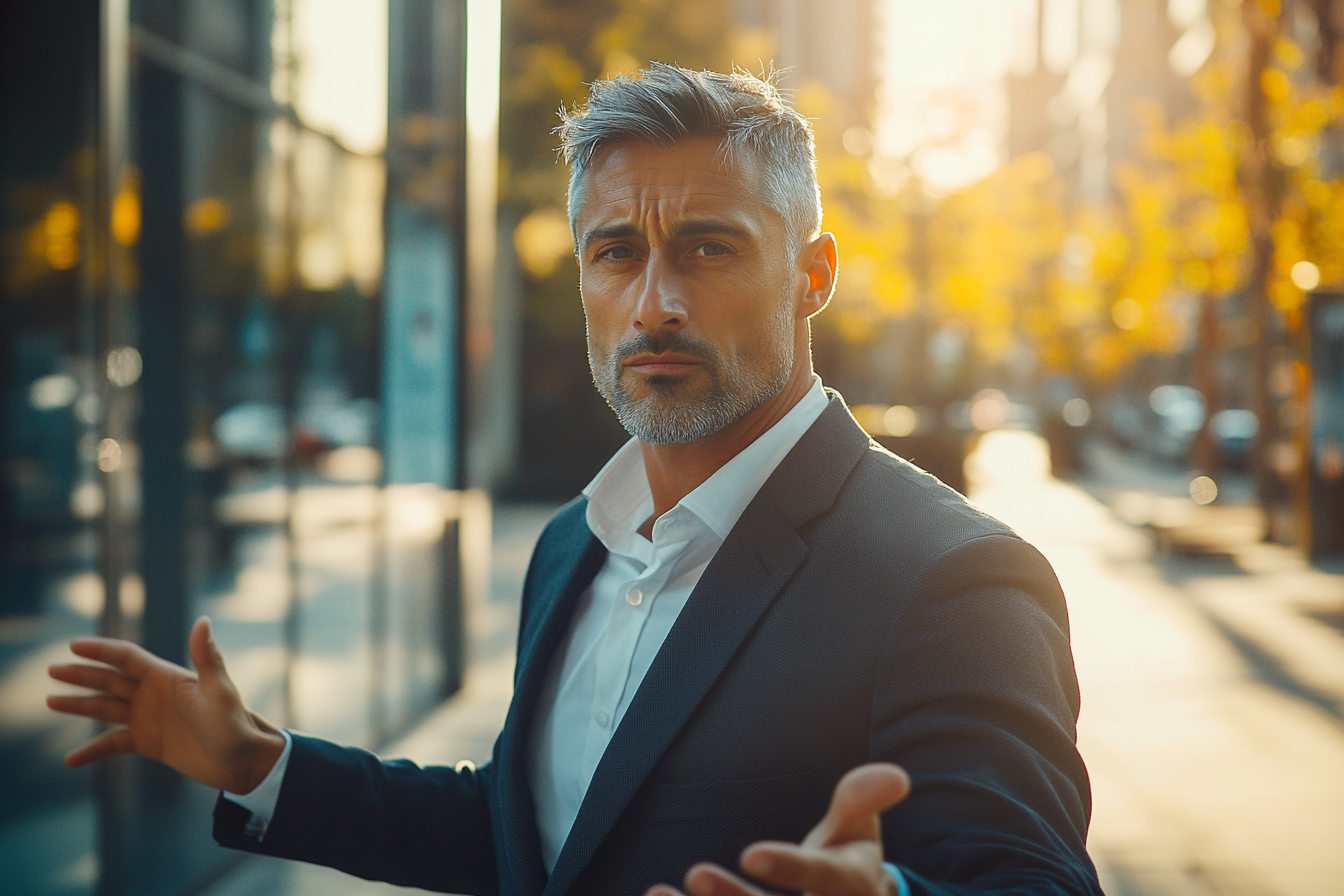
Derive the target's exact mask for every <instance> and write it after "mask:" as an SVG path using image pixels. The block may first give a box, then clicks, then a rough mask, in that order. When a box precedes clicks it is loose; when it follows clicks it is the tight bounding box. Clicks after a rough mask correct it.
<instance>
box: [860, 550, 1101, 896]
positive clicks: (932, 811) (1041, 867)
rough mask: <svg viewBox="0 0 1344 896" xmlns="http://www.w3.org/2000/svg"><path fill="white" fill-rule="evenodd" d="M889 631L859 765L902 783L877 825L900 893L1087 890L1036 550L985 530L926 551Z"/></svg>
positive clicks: (1063, 621)
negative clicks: (904, 776) (900, 774)
mask: <svg viewBox="0 0 1344 896" xmlns="http://www.w3.org/2000/svg"><path fill="white" fill-rule="evenodd" d="M900 606H901V609H900V611H899V612H898V613H897V614H896V617H895V618H894V620H893V622H892V625H891V629H890V631H889V632H888V634H887V637H886V642H885V646H884V650H883V661H882V663H881V669H880V670H879V672H878V676H877V681H876V685H877V686H876V688H875V691H874V708H873V720H872V722H873V730H872V732H871V745H872V758H873V759H882V760H888V761H892V762H896V763H898V764H900V765H902V766H903V767H905V769H906V770H907V771H908V772H909V773H910V777H911V781H912V784H913V788H912V790H911V794H910V796H909V798H907V799H906V801H905V802H903V803H902V804H900V805H899V806H897V807H895V808H894V809H893V810H891V811H890V812H888V813H887V814H886V815H884V817H883V839H884V850H885V853H886V856H887V858H888V859H889V860H890V861H892V862H894V863H896V864H897V865H898V866H899V867H900V868H901V869H902V871H903V872H904V874H905V877H906V880H907V882H908V883H909V885H910V889H911V892H912V894H914V896H960V894H972V893H977V894H978V893H996V894H1007V893H1013V894H1019V893H1020V894H1028V893H1031V894H1042V896H1044V894H1051V896H1055V894H1058V896H1064V894H1069V896H1078V894H1096V896H1100V894H1101V888H1100V885H1099V884H1098V882H1097V877H1096V871H1095V869H1094V868H1093V865H1092V862H1091V860H1090V859H1089V858H1088V855H1087V852H1086V848H1085V845H1084V844H1085V839H1086V834H1087V821H1088V816H1089V814H1090V811H1091V796H1090V789H1089V785H1088V780H1087V771H1086V769H1085V768H1084V767H1083V763H1082V759H1081V758H1080V757H1079V755H1078V751H1077V748H1076V746H1075V723H1076V721H1077V718H1078V685H1077V680H1076V677H1075V674H1074V668H1073V657H1072V653H1071V651H1070V648H1069V633H1068V617H1067V611H1066V610H1065V605H1064V595H1063V593H1062V592H1061V591H1060V588H1059V583H1058V581H1057V580H1056V579H1055V576H1054V573H1053V571H1052V570H1051V569H1050V566H1049V564H1048V563H1047V562H1046V560H1045V558H1043V557H1042V556H1041V555H1040V554H1039V553H1038V552H1037V551H1036V549H1035V548H1033V547H1031V546H1030V545H1028V544H1026V543H1025V542H1023V541H1021V540H1020V539H1018V538H1016V537H1014V536H1012V535H997V534H996V535H986V536H982V537H978V538H974V539H971V540H969V541H967V542H963V543H962V544H959V545H957V546H955V547H953V548H951V549H950V550H947V551H945V552H944V553H943V554H941V555H940V556H938V557H937V558H936V559H935V560H934V561H933V562H932V563H930V564H929V566H928V568H927V569H925V570H924V571H923V572H922V573H920V574H919V575H918V576H917V577H916V579H915V581H914V582H913V583H912V584H911V586H910V589H909V591H908V592H907V600H905V601H903V602H902V603H901V604H900Z"/></svg>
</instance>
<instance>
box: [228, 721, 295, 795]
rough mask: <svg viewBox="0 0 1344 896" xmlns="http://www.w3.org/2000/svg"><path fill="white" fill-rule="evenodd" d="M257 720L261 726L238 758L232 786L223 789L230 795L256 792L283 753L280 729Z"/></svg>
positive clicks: (283, 745)
mask: <svg viewBox="0 0 1344 896" xmlns="http://www.w3.org/2000/svg"><path fill="white" fill-rule="evenodd" d="M254 718H257V717H255V716H254ZM257 720H258V721H260V722H261V724H260V725H258V727H257V730H256V731H255V732H254V733H253V734H252V736H251V737H249V738H248V744H247V746H246V747H245V748H244V750H243V753H242V755H241V756H240V758H239V762H238V764H237V767H236V768H237V774H236V776H235V781H234V786H233V787H226V788H224V789H225V790H228V791H229V792H230V793H238V794H243V793H251V792H252V791H254V790H256V789H257V788H258V787H259V786H261V782H262V781H265V780H266V776H267V775H269V774H270V773H271V769H273V768H275V764H276V763H277V762H279V761H280V756H281V755H282V754H283V753H284V752H285V743H286V741H285V736H284V735H283V734H282V733H280V729H278V728H276V727H274V726H273V725H271V724H270V723H268V722H265V721H264V720H261V719H259V718H257ZM262 726H264V727H262Z"/></svg>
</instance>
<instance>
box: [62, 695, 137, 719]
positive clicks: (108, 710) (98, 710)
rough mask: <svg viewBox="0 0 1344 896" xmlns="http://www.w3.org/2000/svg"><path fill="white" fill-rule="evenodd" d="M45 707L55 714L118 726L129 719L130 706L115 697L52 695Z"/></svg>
mask: <svg viewBox="0 0 1344 896" xmlns="http://www.w3.org/2000/svg"><path fill="white" fill-rule="evenodd" d="M47 706H49V707H51V708H52V709H54V710H56V711H57V712H64V713H69V714H70V715H72V716H85V717H86V718H90V719H96V720H97V721H99V722H113V723H115V724H118V725H121V724H125V723H126V722H127V721H128V720H129V719H130V717H131V704H129V703H127V702H126V701H125V700H118V699H117V698H116V697H107V696H103V695H101V694H99V695H98V696H95V697H85V696H80V695H75V694H52V695H51V696H50V697H48V698H47Z"/></svg>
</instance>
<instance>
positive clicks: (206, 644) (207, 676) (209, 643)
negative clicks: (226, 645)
mask: <svg viewBox="0 0 1344 896" xmlns="http://www.w3.org/2000/svg"><path fill="white" fill-rule="evenodd" d="M187 646H188V647H189V649H190V650H191V662H192V665H194V666H195V667H196V673H197V674H198V675H199V676H200V678H201V680H202V681H203V682H204V681H209V682H211V683H214V682H217V681H218V680H219V679H221V678H223V679H227V678H228V673H227V672H225V671H224V657H223V655H222V654H220V652H219V646H218V645H217V644H215V633H214V630H213V629H212V628H211V626H210V617H208V616H202V617H201V618H199V619H197V620H196V623H195V624H194V625H193V626H192V627H191V637H190V639H189V641H188V642H187Z"/></svg>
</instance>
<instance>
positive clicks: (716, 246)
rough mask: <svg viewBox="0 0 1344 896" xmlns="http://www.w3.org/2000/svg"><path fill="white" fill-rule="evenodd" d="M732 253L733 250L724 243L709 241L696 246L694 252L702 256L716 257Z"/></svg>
mask: <svg viewBox="0 0 1344 896" xmlns="http://www.w3.org/2000/svg"><path fill="white" fill-rule="evenodd" d="M731 253H732V250H731V249H729V248H728V247H727V246H725V245H724V244H723V243H714V242H709V243H701V244H700V245H698V246H696V247H695V251H694V252H693V253H692V254H694V255H699V256H701V257H702V258H705V257H708V258H715V257H718V256H721V255H729V254H731Z"/></svg>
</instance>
